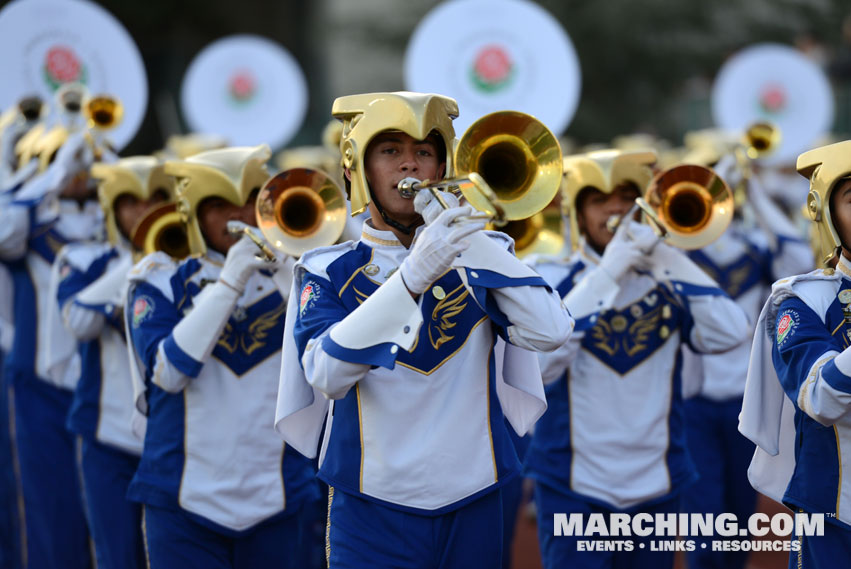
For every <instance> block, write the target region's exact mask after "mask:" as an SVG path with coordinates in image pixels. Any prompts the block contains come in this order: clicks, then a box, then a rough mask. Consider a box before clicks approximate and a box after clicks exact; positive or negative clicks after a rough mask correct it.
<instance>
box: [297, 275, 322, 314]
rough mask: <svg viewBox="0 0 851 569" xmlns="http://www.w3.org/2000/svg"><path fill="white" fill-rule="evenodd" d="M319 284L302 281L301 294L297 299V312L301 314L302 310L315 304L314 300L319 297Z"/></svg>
mask: <svg viewBox="0 0 851 569" xmlns="http://www.w3.org/2000/svg"><path fill="white" fill-rule="evenodd" d="M319 292H320V289H319V284H317V283H315V282H313V281H308V282H306V283H304V286H303V287H302V288H301V296H299V299H298V314H299V316H301V315H302V314H304V312H305V311H306V310H307V309H308V308H311V307H312V306H313V305H314V304H316V300H317V299H318V298H319Z"/></svg>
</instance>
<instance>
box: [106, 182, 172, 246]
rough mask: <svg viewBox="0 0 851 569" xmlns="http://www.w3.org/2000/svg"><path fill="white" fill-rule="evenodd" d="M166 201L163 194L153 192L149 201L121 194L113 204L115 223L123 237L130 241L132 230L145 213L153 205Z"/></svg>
mask: <svg viewBox="0 0 851 569" xmlns="http://www.w3.org/2000/svg"><path fill="white" fill-rule="evenodd" d="M167 199H168V195H167V194H166V193H165V192H164V191H163V192H154V195H153V196H152V197H151V199H149V200H140V199H139V198H137V197H136V196H134V195H131V194H121V195H120V196H118V197H117V198H116V199H115V202H114V203H113V206H112V207H113V210H114V211H115V223H116V224H117V225H118V230H119V231H121V233H122V234H124V237H125V238H127V239H130V237H131V234H132V231H133V228H134V227H136V224H137V223H139V221H140V220H141V219H142V218H143V217H144V216H145V213H146V212H147V211H148V210H149V209H150V208H152V207H153V206H155V205H158V204H161V203H163V202H164V201H166V200H167Z"/></svg>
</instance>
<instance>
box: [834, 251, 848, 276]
mask: <svg viewBox="0 0 851 569" xmlns="http://www.w3.org/2000/svg"><path fill="white" fill-rule="evenodd" d="M836 270H837V271H839V272H840V273H842V275H843V276H844V277H846V278H849V279H851V260H848V259H846V258H845V255H839V260H838V261H837V262H836Z"/></svg>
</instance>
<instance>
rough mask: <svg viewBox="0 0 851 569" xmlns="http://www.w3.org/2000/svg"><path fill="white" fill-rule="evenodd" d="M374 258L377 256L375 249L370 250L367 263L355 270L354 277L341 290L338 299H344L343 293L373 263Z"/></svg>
mask: <svg viewBox="0 0 851 569" xmlns="http://www.w3.org/2000/svg"><path fill="white" fill-rule="evenodd" d="M374 256H375V249H370V250H369V260H368V261H367V262H366V263H364V264H363V265H361V266H360V267H358V268H357V269H355V272H353V273H352V276H350V277H349V280H347V281H346V282H345V284H344V285H343V286H342V287H341V288H340V292H338V293H337V297H338V298H342V297H343V291H345V290H346V287H348V286H349V284H351V282H352V280H353V279H354V278H355V277H356V276H357V275H358V273H359V272H361V271H362V270H363V269H364V267H366V266H367V265H369V264H371V263H372V258H373V257H374ZM370 280H372V279H370Z"/></svg>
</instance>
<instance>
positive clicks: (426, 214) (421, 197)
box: [414, 190, 460, 225]
mask: <svg viewBox="0 0 851 569" xmlns="http://www.w3.org/2000/svg"><path fill="white" fill-rule="evenodd" d="M439 193H440V197H441V198H443V201H445V202H446V205H448V206H449V208H448V209H451V208H453V207H458V206H459V205H460V202H459V201H458V198H456V197H455V196H454V195H452V194H450V193H449V192H439ZM443 209H444V208H443V206H442V205H440V202H439V201H437V199H435V197H434V194H432V193H431V191H429V190H423V191H419V192H417V195H416V197H414V210H415V211H416V212H417V213H418V214H420V215H421V216H423V220H424V221H425V222H426V225H431V223H432V222H433V221H434V220H435V219H437V216H439V215H440V214H441V212H443Z"/></svg>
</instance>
